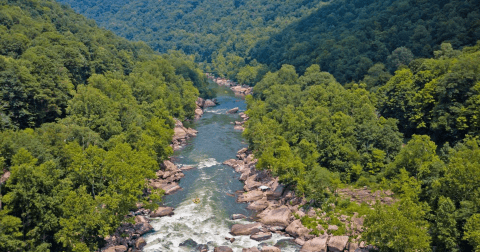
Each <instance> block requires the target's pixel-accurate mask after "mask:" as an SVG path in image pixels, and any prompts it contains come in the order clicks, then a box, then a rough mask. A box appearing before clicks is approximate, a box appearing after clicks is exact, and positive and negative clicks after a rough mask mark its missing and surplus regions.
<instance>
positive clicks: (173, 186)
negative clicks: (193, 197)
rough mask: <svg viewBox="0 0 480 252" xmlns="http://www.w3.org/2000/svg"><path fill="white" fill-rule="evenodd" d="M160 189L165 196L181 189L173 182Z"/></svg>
mask: <svg viewBox="0 0 480 252" xmlns="http://www.w3.org/2000/svg"><path fill="white" fill-rule="evenodd" d="M162 189H163V190H165V194H166V195H170V194H173V193H175V192H177V191H179V190H181V189H182V188H181V187H180V186H179V185H178V184H177V183H175V182H174V183H171V184H168V185H166V186H164V187H162Z"/></svg>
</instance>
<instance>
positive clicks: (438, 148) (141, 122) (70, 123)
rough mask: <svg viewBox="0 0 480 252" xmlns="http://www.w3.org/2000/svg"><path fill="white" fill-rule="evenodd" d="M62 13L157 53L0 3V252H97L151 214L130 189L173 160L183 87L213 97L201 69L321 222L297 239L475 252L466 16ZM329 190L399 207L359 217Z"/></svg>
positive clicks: (355, 7) (251, 8) (59, 15)
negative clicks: (132, 217)
mask: <svg viewBox="0 0 480 252" xmlns="http://www.w3.org/2000/svg"><path fill="white" fill-rule="evenodd" d="M63 2H65V3H69V4H71V5H72V6H73V7H74V8H75V9H77V10H79V11H80V12H82V13H85V14H86V15H88V16H89V17H92V18H95V19H96V20H97V21H98V22H99V23H100V24H101V25H102V26H104V27H107V28H109V29H112V30H113V31H114V32H116V33H117V34H120V35H123V36H125V37H126V38H128V39H131V40H144V41H146V42H147V43H148V44H149V45H151V46H152V47H153V48H154V49H155V50H158V51H160V52H164V53H165V52H168V53H169V54H168V55H164V56H157V55H155V54H154V53H153V50H152V49H150V48H149V47H147V46H146V45H145V44H143V43H132V42H127V41H126V40H124V39H120V38H118V37H116V36H114V35H113V33H112V32H107V31H105V30H101V29H98V28H97V27H96V26H95V24H93V22H92V21H88V20H86V19H84V18H83V17H81V16H78V15H76V14H74V13H73V12H72V11H71V10H69V9H68V8H66V7H60V6H58V5H56V4H54V3H52V2H50V1H46V0H41V1H34V0H30V1H21V2H20V1H7V0H0V3H1V4H2V5H1V6H2V7H1V9H0V33H1V34H0V35H1V36H0V44H1V47H0V50H1V51H0V84H1V86H0V92H1V93H0V94H1V100H0V101H1V105H0V127H1V128H2V133H1V134H0V139H1V145H0V164H1V167H2V168H4V170H2V172H6V171H7V170H9V171H10V172H11V177H10V179H9V180H8V182H7V184H6V186H4V187H2V188H0V189H1V191H0V193H1V195H4V196H3V197H2V203H3V204H4V206H3V208H2V210H1V211H0V230H1V232H0V248H1V249H2V250H14V249H15V248H20V250H39V251H40V250H45V249H46V248H50V249H52V250H81V251H83V250H93V249H96V248H98V246H99V243H100V241H101V240H102V239H101V238H102V237H104V236H106V235H107V234H109V233H111V232H112V231H113V230H114V229H115V227H116V226H118V225H119V223H121V222H122V221H123V217H122V216H124V215H125V213H127V211H128V210H129V209H130V208H132V207H133V205H134V204H135V203H136V202H139V201H143V202H144V203H148V200H149V199H152V200H156V199H158V196H159V193H154V194H147V193H145V191H144V190H143V189H144V188H145V187H146V185H145V183H144V182H143V181H144V178H148V177H151V176H153V171H154V170H155V169H156V168H157V167H158V162H160V161H162V160H163V159H164V158H165V157H167V156H168V155H169V154H171V151H172V150H171V148H170V147H168V143H169V141H170V138H171V135H172V126H173V120H172V117H177V118H179V119H181V120H183V119H188V118H191V117H192V116H193V110H194V108H195V102H194V100H195V97H196V96H197V95H198V94H199V93H198V91H197V89H195V87H197V88H198V90H200V94H201V95H202V96H203V97H210V96H211V95H212V94H211V93H210V91H208V90H207V88H206V80H205V77H204V76H203V75H202V73H201V71H200V70H198V69H197V68H196V65H195V63H194V61H197V62H201V63H202V67H203V68H204V70H207V71H213V72H215V73H216V74H217V75H219V76H222V77H227V78H230V79H235V80H238V81H239V82H241V83H245V84H249V85H255V84H256V86H255V88H254V93H255V96H254V97H252V96H250V97H248V98H247V102H248V108H249V109H248V112H247V113H248V115H249V116H250V120H249V121H248V123H247V128H246V131H245V136H246V138H247V139H248V141H249V144H250V147H251V148H252V149H254V150H255V154H256V156H257V157H258V158H259V163H258V168H260V169H269V170H271V171H272V173H274V174H275V175H277V176H279V178H280V180H281V181H282V182H283V183H284V184H287V185H289V186H291V187H292V188H295V190H296V192H297V193H298V194H300V195H304V196H305V197H306V198H307V199H309V200H311V201H310V202H312V204H314V205H316V206H320V207H321V208H322V210H324V211H326V212H327V215H328V217H330V219H329V221H328V222H326V221H323V220H317V219H316V218H315V219H313V218H308V217H304V218H302V223H303V224H304V225H305V226H307V227H312V228H316V227H317V225H328V224H338V226H339V230H337V231H335V232H334V234H335V235H340V234H343V233H344V232H345V229H346V227H344V226H342V225H341V223H340V221H339V220H338V219H337V217H335V216H336V215H335V214H337V213H345V214H347V215H351V214H352V213H353V212H359V213H360V214H367V213H368V216H367V219H366V222H365V225H366V227H367V229H366V231H365V232H364V233H363V234H362V237H363V238H364V239H365V240H366V241H367V242H368V243H370V244H374V245H376V246H377V247H378V248H379V249H380V250H381V251H431V250H433V246H435V251H474V250H475V251H480V238H479V237H480V224H479V223H480V200H479V199H480V147H479V145H480V140H479V137H480V136H479V127H480V114H479V113H480V112H479V111H480V44H477V45H475V43H477V42H476V41H477V40H480V21H479V20H480V12H479V10H480V2H479V1H475V0H467V1H460V0H449V1H446V0H445V1H437V0H417V1H414V0H398V1H393V0H389V1H381V0H366V1H365V0H332V1H329V2H324V1H320V0H318V1H305V0H290V1H280V0H234V1H232V0H229V1H226V0H219V1H204V0H203V1H200V0H182V1H173V0H165V1H156V0H155V1H153V0H144V1H139V0H137V1H97V0H91V1H67V0H65V1H63ZM172 50H173V51H172ZM192 83H193V85H192ZM342 84H344V85H342ZM194 86H195V87H194ZM32 128H33V129H32ZM119 157H121V158H119ZM139 160H141V162H140V161H139ZM343 186H351V187H357V186H358V187H363V186H368V187H370V188H372V189H384V190H386V189H389V190H392V191H393V192H394V193H395V195H396V196H395V197H396V201H395V202H394V203H393V204H392V205H380V204H377V205H376V206H375V209H374V210H370V209H369V207H368V206H365V205H362V206H356V205H354V203H349V202H347V200H345V199H339V197H338V195H336V191H337V189H338V188H339V187H343ZM331 204H333V205H334V206H336V208H335V209H329V208H333V207H332V205H331ZM313 232H314V233H315V234H318V233H319V232H320V231H319V230H314V231H313Z"/></svg>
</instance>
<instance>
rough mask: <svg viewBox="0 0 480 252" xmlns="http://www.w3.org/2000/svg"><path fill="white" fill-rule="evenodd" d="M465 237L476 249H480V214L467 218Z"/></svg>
mask: <svg viewBox="0 0 480 252" xmlns="http://www.w3.org/2000/svg"><path fill="white" fill-rule="evenodd" d="M464 239H465V240H468V241H469V242H470V244H471V245H472V246H473V247H474V248H475V251H479V250H480V214H474V215H472V217H470V218H469V219H468V220H467V223H466V224H465V235H464Z"/></svg>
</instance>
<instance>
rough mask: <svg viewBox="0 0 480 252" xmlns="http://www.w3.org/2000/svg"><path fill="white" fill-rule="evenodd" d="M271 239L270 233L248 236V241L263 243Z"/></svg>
mask: <svg viewBox="0 0 480 252" xmlns="http://www.w3.org/2000/svg"><path fill="white" fill-rule="evenodd" d="M270 238H272V233H270V232H260V233H256V234H254V235H251V236H250V239H252V240H255V241H265V240H268V239H270Z"/></svg>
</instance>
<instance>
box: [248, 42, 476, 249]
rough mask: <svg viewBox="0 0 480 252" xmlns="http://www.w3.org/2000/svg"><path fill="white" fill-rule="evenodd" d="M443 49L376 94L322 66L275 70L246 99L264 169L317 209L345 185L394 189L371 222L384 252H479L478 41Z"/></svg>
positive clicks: (371, 233)
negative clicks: (339, 79) (394, 197)
mask: <svg viewBox="0 0 480 252" xmlns="http://www.w3.org/2000/svg"><path fill="white" fill-rule="evenodd" d="M441 48H442V50H439V51H435V58H434V59H418V60H415V61H412V62H411V63H410V64H409V66H408V67H406V66H404V67H402V68H401V69H400V70H397V71H396V73H395V75H394V76H393V77H392V78H391V79H390V80H389V81H388V82H387V83H386V85H384V86H382V87H381V88H379V89H378V92H373V93H372V92H369V91H368V90H367V89H366V87H367V85H366V84H364V83H360V84H351V85H350V88H348V89H346V88H344V87H343V86H342V85H340V84H339V83H338V82H337V81H336V79H335V78H334V76H333V75H332V74H330V73H327V72H322V71H321V70H320V67H319V66H318V65H312V66H310V67H309V68H307V69H306V71H305V73H304V75H303V76H299V75H298V74H297V73H296V71H295V68H294V67H293V66H291V65H284V66H283V67H282V68H281V69H280V70H279V71H277V72H274V73H268V74H267V75H266V76H265V77H264V78H263V79H262V80H261V81H260V82H259V83H258V84H257V85H256V86H255V87H254V97H252V96H250V97H248V98H247V103H248V110H247V114H248V115H249V116H250V119H249V121H248V122H247V128H246V130H245V133H244V135H245V136H246V138H247V139H248V141H249V144H250V146H251V148H252V149H253V150H255V153H256V155H257V157H259V162H258V166H257V167H258V168H261V169H269V170H271V171H272V172H273V174H275V175H277V176H279V178H280V180H281V181H282V182H283V183H285V184H287V185H291V186H294V187H295V188H296V191H297V193H300V194H302V195H305V196H306V197H307V199H311V200H314V202H317V203H320V204H321V203H322V202H325V200H328V198H333V197H334V195H333V192H334V188H336V187H338V186H339V185H341V184H342V183H344V184H347V185H353V186H359V187H360V186H369V187H370V188H376V189H385V190H387V189H389V190H392V191H393V192H394V193H395V194H396V195H397V198H398V201H397V203H396V204H395V205H393V206H382V205H377V206H376V210H375V211H374V213H370V215H369V216H368V217H367V220H366V226H367V229H366V233H365V234H364V238H365V239H366V240H367V241H368V242H369V243H371V244H374V245H376V246H378V248H380V251H430V250H431V246H435V247H436V251H472V250H476V251H478V250H479V249H480V239H479V237H480V236H479V235H478V234H479V231H480V226H479V224H478V223H479V218H480V201H479V199H480V198H479V196H480V189H479V186H480V159H479V157H480V147H479V144H480V140H479V135H480V134H479V131H478V126H477V124H478V116H477V114H478V111H480V107H479V103H478V101H479V94H480V90H479V84H480V82H479V81H480V79H479V77H480V75H479V74H480V71H479V69H480V68H479V67H480V57H479V56H480V43H479V44H477V45H476V46H474V47H466V48H464V49H463V51H455V50H453V49H452V46H451V45H450V44H442V46H441ZM397 125H398V126H397ZM399 126H400V127H399ZM449 142H450V143H449ZM406 223H410V224H406ZM395 228H400V229H401V231H399V230H396V229H395ZM399 232H400V233H399Z"/></svg>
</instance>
